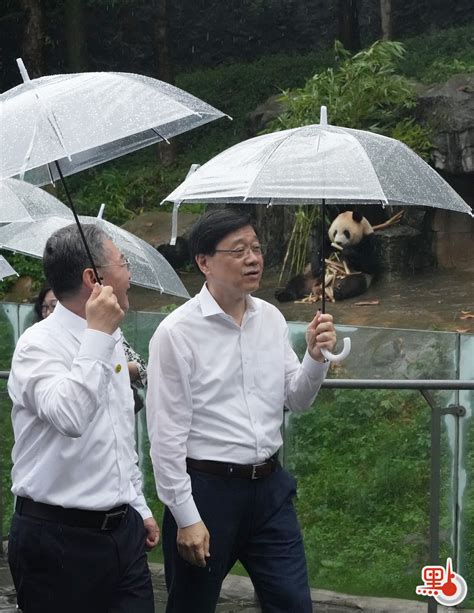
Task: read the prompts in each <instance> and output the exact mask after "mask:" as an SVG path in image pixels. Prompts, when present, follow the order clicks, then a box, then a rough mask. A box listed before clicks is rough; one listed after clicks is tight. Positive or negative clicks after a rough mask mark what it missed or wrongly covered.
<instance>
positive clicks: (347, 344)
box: [321, 336, 351, 362]
mask: <svg viewBox="0 0 474 613" xmlns="http://www.w3.org/2000/svg"><path fill="white" fill-rule="evenodd" d="M343 342H344V347H343V348H342V351H341V353H337V354H335V353H331V352H330V351H328V350H327V349H324V348H323V349H321V353H322V354H323V356H324V357H325V358H326V360H329V362H342V360H344V359H345V358H347V356H348V355H349V353H350V352H351V339H350V338H349V337H348V336H345V337H344V338H343Z"/></svg>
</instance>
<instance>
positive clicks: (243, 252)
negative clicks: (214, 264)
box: [214, 245, 264, 260]
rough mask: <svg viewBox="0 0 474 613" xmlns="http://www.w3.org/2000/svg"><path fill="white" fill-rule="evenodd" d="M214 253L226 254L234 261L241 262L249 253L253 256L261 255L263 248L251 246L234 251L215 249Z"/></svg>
mask: <svg viewBox="0 0 474 613" xmlns="http://www.w3.org/2000/svg"><path fill="white" fill-rule="evenodd" d="M214 251H215V253H228V254H229V255H230V256H231V257H233V258H235V259H236V260H242V259H243V258H245V257H246V256H247V255H248V254H249V253H253V254H254V255H263V253H264V247H263V245H251V246H250V247H237V248H236V249H215V250H214Z"/></svg>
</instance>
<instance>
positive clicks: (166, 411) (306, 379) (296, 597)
mask: <svg viewBox="0 0 474 613" xmlns="http://www.w3.org/2000/svg"><path fill="white" fill-rule="evenodd" d="M189 245H190V249H191V253H192V255H193V257H194V258H195V261H196V263H197V265H198V266H199V269H200V270H201V272H202V273H203V274H204V276H205V284H204V286H203V288H202V290H201V292H200V293H199V294H198V295H197V296H195V297H194V298H192V299H191V300H189V301H188V302H187V303H186V304H184V305H183V306H181V307H179V308H178V309H176V310H175V311H174V312H173V313H171V314H170V315H169V316H168V317H166V318H165V319H164V321H163V322H162V323H161V324H160V325H159V327H158V329H157V330H156V332H155V334H154V335H153V338H152V339H151V342H150V356H149V367H148V394H147V424H148V432H149V436H150V442H151V457H152V461H153V467H154V471H155V480H156V484H157V490H158V495H159V497H160V498H161V500H162V502H163V503H164V504H165V505H166V508H165V512H164V517H163V551H164V556H165V575H166V585H167V588H168V605H167V612H168V613H190V612H191V611H195V612H199V613H212V612H213V611H214V610H215V607H216V603H217V599H218V597H219V593H220V589H221V585H222V581H223V579H224V578H225V576H226V575H227V573H228V572H229V571H230V569H231V568H232V566H233V565H234V563H235V562H236V561H237V560H240V561H241V562H242V564H243V565H244V567H245V569H246V570H247V572H248V574H249V576H250V578H251V579H252V582H253V584H254V586H255V589H256V591H257V594H258V597H259V600H260V603H261V605H262V611H264V612H265V613H270V612H271V613H276V612H277V611H278V612H286V613H296V612H297V613H309V612H310V611H312V604H311V597H310V591H309V586H308V577H307V571H306V561H305V555H304V549H303V541H302V538H301V531H300V528H299V524H298V520H297V518H296V513H295V509H294V506H293V498H294V496H295V494H296V484H295V480H294V479H293V477H292V476H291V475H290V474H289V473H287V472H286V471H285V470H284V469H283V468H282V467H281V465H280V462H279V461H278V451H279V449H280V447H281V445H282V438H281V433H280V428H281V425H282V422H283V409H284V407H285V406H286V407H287V408H288V409H290V410H292V411H303V410H305V409H307V408H309V407H310V406H311V404H312V402H313V400H314V398H315V396H316V394H317V392H318V390H319V388H320V386H321V383H322V382H323V380H324V377H325V376H326V372H327V369H328V364H326V363H325V359H324V357H323V355H322V353H321V349H322V348H327V349H329V350H332V349H333V347H334V345H335V342H336V333H335V329H334V325H333V322H332V316H331V315H329V314H320V313H318V314H317V315H316V316H315V317H314V319H313V321H312V322H311V323H310V324H309V326H308V328H307V332H306V340H307V351H306V354H305V356H304V358H303V361H302V362H301V363H300V361H299V360H298V358H297V356H296V354H295V352H294V351H293V349H292V347H291V345H290V341H289V338H288V326H287V324H286V321H285V319H284V317H283V315H282V314H281V313H280V311H279V310H278V309H277V308H276V307H274V306H273V305H271V304H269V303H268V302H265V301H263V300H260V299H258V298H254V297H253V296H252V293H253V292H255V291H256V290H257V289H258V287H259V283H260V279H261V276H262V272H263V255H262V246H261V244H260V242H259V240H258V237H257V234H256V231H255V229H254V227H253V225H252V222H251V220H250V218H249V216H247V215H243V214H238V213H234V212H231V211H229V210H228V209H219V210H216V211H213V212H211V213H209V214H207V215H205V216H204V217H202V218H201V219H200V220H199V221H198V222H197V224H196V225H195V226H194V228H193V230H192V231H191V235H190V237H189Z"/></svg>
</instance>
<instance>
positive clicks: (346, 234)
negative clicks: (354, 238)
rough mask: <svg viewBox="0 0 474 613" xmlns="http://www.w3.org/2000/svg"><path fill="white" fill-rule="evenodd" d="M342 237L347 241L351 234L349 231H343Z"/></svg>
mask: <svg viewBox="0 0 474 613" xmlns="http://www.w3.org/2000/svg"><path fill="white" fill-rule="evenodd" d="M344 236H345V237H346V238H347V239H349V238H350V237H351V233H350V232H349V230H344Z"/></svg>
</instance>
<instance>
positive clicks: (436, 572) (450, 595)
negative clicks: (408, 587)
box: [416, 558, 467, 606]
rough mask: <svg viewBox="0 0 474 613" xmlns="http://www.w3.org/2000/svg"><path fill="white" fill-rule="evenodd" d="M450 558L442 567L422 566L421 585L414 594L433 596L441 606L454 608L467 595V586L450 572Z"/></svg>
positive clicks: (456, 574)
mask: <svg viewBox="0 0 474 613" xmlns="http://www.w3.org/2000/svg"><path fill="white" fill-rule="evenodd" d="M452 566H453V563H452V561H451V558H448V559H447V560H446V568H444V567H443V566H424V567H423V570H422V571H421V577H422V579H423V585H418V586H417V588H416V593H417V594H421V595H422V596H433V598H434V599H435V600H436V601H437V602H438V603H439V604H441V605H445V606H454V605H457V604H460V603H461V602H462V601H463V600H464V599H465V598H466V594H467V585H466V582H465V581H464V579H463V578H462V577H461V575H458V573H455V572H454V571H453V570H452Z"/></svg>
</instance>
